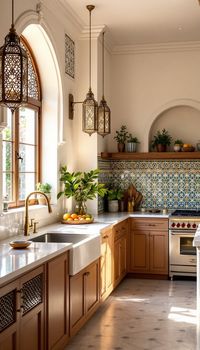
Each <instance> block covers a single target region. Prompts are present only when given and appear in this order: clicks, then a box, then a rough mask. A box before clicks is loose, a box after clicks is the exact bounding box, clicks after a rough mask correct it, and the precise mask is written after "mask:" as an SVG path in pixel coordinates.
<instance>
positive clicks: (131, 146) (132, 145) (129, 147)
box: [126, 134, 140, 152]
mask: <svg viewBox="0 0 200 350" xmlns="http://www.w3.org/2000/svg"><path fill="white" fill-rule="evenodd" d="M138 143H140V141H139V140H138V138H137V137H134V136H133V135H132V134H129V135H128V138H127V143H126V151H127V152H136V149H137V144H138Z"/></svg>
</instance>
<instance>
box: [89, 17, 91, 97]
mask: <svg viewBox="0 0 200 350" xmlns="http://www.w3.org/2000/svg"><path fill="white" fill-rule="evenodd" d="M89 12H90V21H89V24H90V34H89V90H91V11H89Z"/></svg>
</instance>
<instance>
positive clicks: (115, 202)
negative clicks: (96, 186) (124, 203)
mask: <svg viewBox="0 0 200 350" xmlns="http://www.w3.org/2000/svg"><path fill="white" fill-rule="evenodd" d="M123 195H124V193H123V191H122V190H121V189H120V188H111V189H109V190H108V193H107V197H108V211H109V212H110V213H115V212H118V210H119V201H120V200H121V199H122V198H123Z"/></svg>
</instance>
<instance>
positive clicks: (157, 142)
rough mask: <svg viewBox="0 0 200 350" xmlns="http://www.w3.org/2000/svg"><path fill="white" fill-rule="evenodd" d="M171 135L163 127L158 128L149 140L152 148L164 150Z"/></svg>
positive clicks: (170, 140) (168, 143) (158, 150)
mask: <svg viewBox="0 0 200 350" xmlns="http://www.w3.org/2000/svg"><path fill="white" fill-rule="evenodd" d="M171 142H172V137H171V136H170V134H169V132H168V131H167V130H165V129H162V130H161V131H160V130H158V131H157V132H156V134H155V135H154V137H153V140H152V141H151V145H152V147H153V148H156V150H157V152H166V150H167V146H170V145H171Z"/></svg>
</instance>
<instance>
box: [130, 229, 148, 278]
mask: <svg viewBox="0 0 200 350" xmlns="http://www.w3.org/2000/svg"><path fill="white" fill-rule="evenodd" d="M130 242H131V254H130V267H131V270H132V271H137V272H148V271H149V232H140V231H134V232H132V233H131V237H130Z"/></svg>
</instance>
